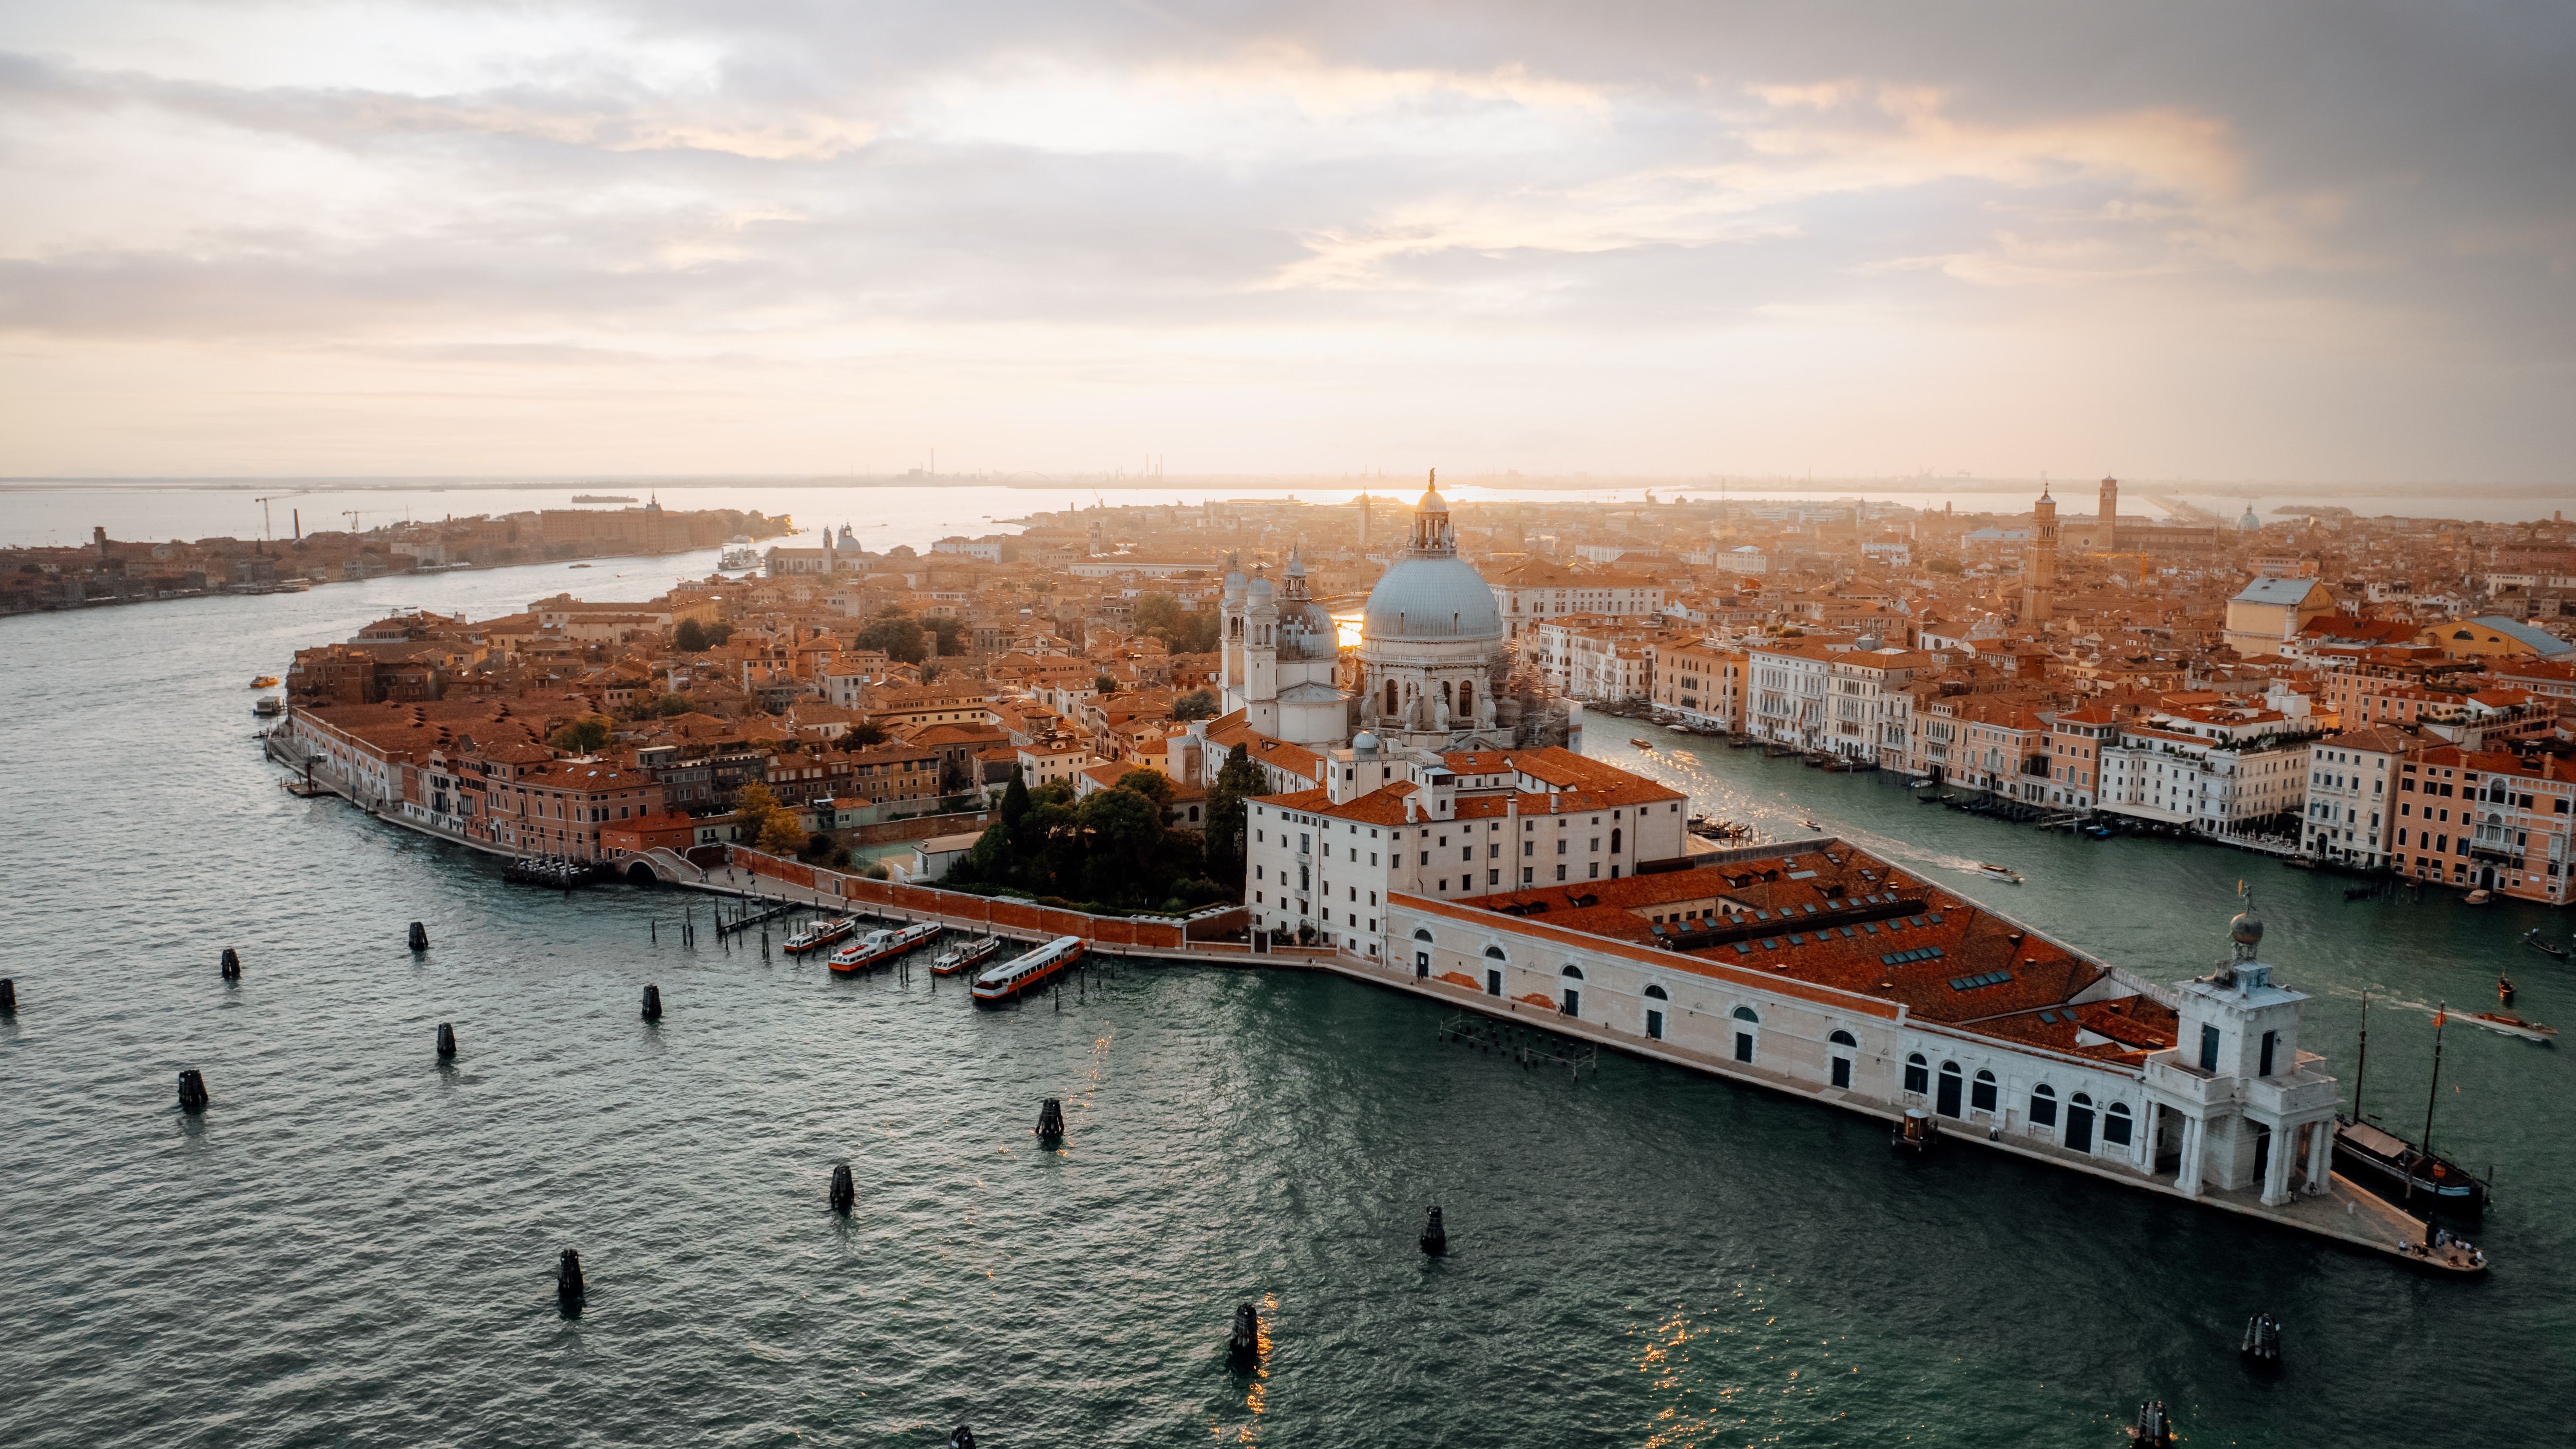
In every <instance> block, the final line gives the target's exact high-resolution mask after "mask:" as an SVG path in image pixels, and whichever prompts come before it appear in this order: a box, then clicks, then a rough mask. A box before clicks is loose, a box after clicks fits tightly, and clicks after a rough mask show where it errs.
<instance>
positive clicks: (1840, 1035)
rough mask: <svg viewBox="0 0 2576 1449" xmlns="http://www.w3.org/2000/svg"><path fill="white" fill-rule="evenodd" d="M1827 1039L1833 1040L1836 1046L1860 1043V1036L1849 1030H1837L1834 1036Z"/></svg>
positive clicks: (1849, 1045) (1852, 1045)
mask: <svg viewBox="0 0 2576 1449" xmlns="http://www.w3.org/2000/svg"><path fill="white" fill-rule="evenodd" d="M1825 1040H1827V1041H1829V1042H1832V1043H1833V1044H1834V1045H1836V1046H1847V1047H1856V1046H1859V1045H1860V1038H1859V1037H1856V1036H1854V1035H1852V1034H1851V1033H1850V1032H1847V1031H1836V1032H1835V1033H1834V1034H1833V1035H1832V1036H1829V1037H1827V1038H1825Z"/></svg>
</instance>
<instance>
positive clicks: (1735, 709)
mask: <svg viewBox="0 0 2576 1449" xmlns="http://www.w3.org/2000/svg"><path fill="white" fill-rule="evenodd" d="M1646 672H1647V675H1648V677H1649V678H1650V679H1651V680H1652V681H1653V690H1654V692H1653V694H1652V695H1651V696H1649V697H1650V698H1652V699H1653V700H1654V703H1655V708H1656V709H1658V710H1661V711H1663V712H1664V713H1666V714H1670V715H1673V716H1675V717H1676V718H1678V719H1679V720H1680V721H1681V722H1682V723H1683V724H1686V725H1690V726H1692V727H1694V728H1697V729H1709V730H1723V731H1726V732H1728V733H1733V732H1734V731H1736V730H1739V729H1741V728H1743V727H1744V679H1745V654H1744V651H1743V650H1741V649H1725V648H1720V647H1718V646H1717V645H1713V644H1705V643H1699V642H1694V641H1689V640H1688V639H1686V638H1680V639H1677V638H1670V637H1667V638H1664V639H1659V640H1656V641H1654V642H1651V643H1649V644H1648V645H1647V646H1646Z"/></svg>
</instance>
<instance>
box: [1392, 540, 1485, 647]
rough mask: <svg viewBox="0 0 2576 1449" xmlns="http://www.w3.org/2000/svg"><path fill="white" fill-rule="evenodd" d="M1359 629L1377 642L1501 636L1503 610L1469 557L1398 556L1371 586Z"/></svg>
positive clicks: (1426, 641) (1430, 640) (1427, 641)
mask: <svg viewBox="0 0 2576 1449" xmlns="http://www.w3.org/2000/svg"><path fill="white" fill-rule="evenodd" d="M1360 632H1361V635H1362V637H1363V638H1365V639H1367V640H1369V641H1370V642H1372V643H1380V642H1391V641H1394V640H1418V641H1421V642H1425V643H1429V642H1434V641H1448V640H1453V639H1500V638H1501V637H1503V611H1502V610H1501V609H1499V608H1496V607H1495V606H1494V591H1493V590H1492V589H1491V588H1489V587H1487V586H1486V584H1485V581H1484V579H1483V578H1482V577H1480V576H1478V574H1477V573H1476V571H1475V570H1474V569H1473V568H1471V567H1469V566H1468V565H1467V563H1466V562H1465V560H1463V559H1459V558H1456V557H1454V556H1452V557H1449V558H1419V557H1416V558H1399V559H1397V560H1396V561H1395V562H1394V563H1393V564H1391V565H1389V566H1388V568H1387V571H1386V573H1385V574H1384V575H1382V576H1381V577H1380V578H1379V579H1378V581H1377V587H1376V588H1374V589H1371V590H1369V596H1368V607H1367V612H1366V613H1365V614H1364V615H1363V616H1362V620H1361V623H1360Z"/></svg>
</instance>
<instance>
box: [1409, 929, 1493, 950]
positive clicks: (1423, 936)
mask: <svg viewBox="0 0 2576 1449" xmlns="http://www.w3.org/2000/svg"><path fill="white" fill-rule="evenodd" d="M1413 939H1415V940H1417V941H1428V940H1430V939H1431V933H1430V932H1429V931H1416V932H1414V933H1413ZM1486 954H1487V955H1491V954H1493V953H1492V952H1490V951H1489V952H1487V953H1486Z"/></svg>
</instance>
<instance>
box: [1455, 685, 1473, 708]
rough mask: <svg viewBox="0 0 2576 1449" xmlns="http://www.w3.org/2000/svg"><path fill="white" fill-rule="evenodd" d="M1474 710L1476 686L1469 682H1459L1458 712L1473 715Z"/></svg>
mask: <svg viewBox="0 0 2576 1449" xmlns="http://www.w3.org/2000/svg"><path fill="white" fill-rule="evenodd" d="M1475 712H1476V686H1475V685H1474V684H1473V683H1471V682H1461V683H1460V684H1459V686H1458V713H1460V714H1462V715H1473V714H1474V713H1475Z"/></svg>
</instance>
